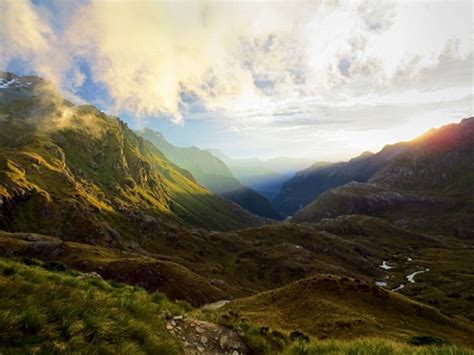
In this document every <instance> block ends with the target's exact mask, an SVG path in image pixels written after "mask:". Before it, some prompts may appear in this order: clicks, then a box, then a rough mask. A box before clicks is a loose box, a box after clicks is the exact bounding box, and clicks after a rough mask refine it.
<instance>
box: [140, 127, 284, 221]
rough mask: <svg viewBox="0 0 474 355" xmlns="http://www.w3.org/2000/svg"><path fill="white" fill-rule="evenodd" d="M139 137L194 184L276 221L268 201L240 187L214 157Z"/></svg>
mask: <svg viewBox="0 0 474 355" xmlns="http://www.w3.org/2000/svg"><path fill="white" fill-rule="evenodd" d="M138 134H139V135H140V136H142V137H143V138H145V139H147V140H149V141H150V142H151V143H153V144H154V145H155V146H156V147H157V148H158V149H159V150H160V151H162V152H163V153H164V154H165V156H166V157H167V158H168V159H169V160H171V161H172V162H173V163H175V164H176V165H178V166H180V167H182V168H183V169H186V170H188V171H190V172H191V174H192V175H193V176H194V177H195V178H196V180H197V182H198V183H199V184H201V185H203V186H205V187H206V188H208V189H209V190H211V191H212V192H214V193H216V194H218V195H220V196H223V197H225V198H227V199H229V200H231V201H233V202H235V203H237V204H238V205H240V206H241V207H242V208H245V209H247V210H249V211H250V212H252V213H255V214H256V215H259V216H262V217H267V218H273V219H280V216H279V214H278V212H276V211H275V210H274V209H273V207H272V205H271V203H270V201H268V200H267V199H266V198H265V197H264V196H262V195H260V194H259V193H258V192H256V191H255V190H253V189H251V188H249V187H247V186H244V185H242V184H241V183H240V182H239V180H237V179H236V178H235V177H234V176H233V175H232V173H231V171H230V170H229V168H228V167H227V165H226V164H225V163H224V162H223V161H222V160H221V159H219V158H218V157H216V156H214V155H213V154H212V153H210V152H209V151H207V150H202V149H199V148H196V147H177V146H175V145H172V144H170V143H169V142H168V141H167V140H166V139H165V138H164V137H163V135H162V134H161V133H159V132H155V131H153V130H151V129H149V128H145V129H143V130H141V131H139V132H138Z"/></svg>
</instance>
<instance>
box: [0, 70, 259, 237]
mask: <svg viewBox="0 0 474 355" xmlns="http://www.w3.org/2000/svg"><path fill="white" fill-rule="evenodd" d="M16 83H17V84H18V85H22V86H21V87H19V89H18V90H21V91H20V92H17V91H18V90H17V87H16V86H10V87H9V88H7V89H2V90H1V91H0V167H1V170H0V195H1V196H2V207H3V208H2V214H1V217H0V228H3V229H7V230H14V231H29V232H38V233H43V234H49V235H54V236H61V237H63V238H65V239H71V240H86V239H90V240H92V241H93V242H95V243H107V244H114V243H116V242H117V239H121V238H122V237H123V238H128V237H134V236H135V235H138V234H140V228H141V226H142V225H143V224H151V225H155V226H156V228H158V227H159V226H160V225H161V228H165V225H166V224H169V223H177V224H180V225H184V226H194V227H204V228H208V229H224V230H228V229H237V228H242V227H246V226H252V225H257V224H259V223H261V221H260V220H259V219H258V218H257V217H256V216H254V215H252V214H251V213H248V212H246V211H245V210H242V209H240V208H239V207H238V206H236V205H235V204H232V203H230V202H228V201H227V200H225V199H223V198H220V197H218V196H216V195H214V194H212V193H211V192H209V191H208V190H207V189H205V188H203V187H201V186H200V185H199V184H197V183H196V182H195V181H194V179H193V177H192V176H191V175H190V174H189V173H188V172H187V171H186V170H183V169H181V168H179V167H177V166H176V165H174V164H173V163H171V162H170V161H169V160H167V159H166V157H165V156H164V155H163V154H162V153H161V152H160V151H159V150H158V149H157V148H156V147H154V146H153V145H152V144H151V143H149V142H148V141H146V140H143V139H142V138H140V137H138V136H137V135H136V134H135V133H134V132H133V131H132V130H130V129H129V128H128V127H127V126H126V124H124V123H123V122H121V121H120V120H119V119H118V118H116V117H112V116H108V115H106V114H104V113H102V112H100V111H99V110H97V109H96V108H94V107H92V106H74V105H72V104H71V103H69V102H67V101H65V100H63V99H62V98H61V97H60V96H59V94H57V92H56V91H55V90H54V89H53V88H51V87H50V85H49V84H48V83H47V82H44V81H43V80H41V79H38V78H17V79H16ZM26 83H30V84H28V85H27V84H26ZM24 85H27V86H24ZM90 240H89V241H90Z"/></svg>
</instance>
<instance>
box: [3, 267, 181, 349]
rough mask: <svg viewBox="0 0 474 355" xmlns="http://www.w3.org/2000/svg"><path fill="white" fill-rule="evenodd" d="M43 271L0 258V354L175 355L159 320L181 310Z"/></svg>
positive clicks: (115, 287) (122, 288) (128, 290)
mask: <svg viewBox="0 0 474 355" xmlns="http://www.w3.org/2000/svg"><path fill="white" fill-rule="evenodd" d="M45 267H48V265H30V266H27V265H25V264H23V263H20V262H15V261H11V260H5V259H0V353H2V354H10V353H15V354H17V353H48V354H51V353H64V352H66V353H69V352H75V353H77V352H79V353H87V354H96V353H101V354H102V353H105V354H141V353H148V354H150V353H153V354H178V353H180V348H179V346H178V345H177V344H176V343H175V342H174V341H173V340H172V338H171V337H170V336H169V334H168V332H167V331H166V330H165V328H164V320H163V317H162V314H163V312H171V313H174V314H177V313H181V312H182V311H183V309H182V308H181V306H180V305H177V304H174V303H172V302H170V301H168V300H167V299H166V298H165V297H164V296H163V295H161V294H154V295H152V294H149V293H147V292H146V291H144V290H142V289H140V288H137V287H132V286H126V285H122V284H118V283H113V284H110V283H108V282H106V281H103V280H100V279H84V280H81V279H79V278H78V277H76V276H74V274H75V273H74V272H71V271H69V270H63V271H55V270H54V269H53V270H47V269H46V268H45ZM76 275H77V274H76Z"/></svg>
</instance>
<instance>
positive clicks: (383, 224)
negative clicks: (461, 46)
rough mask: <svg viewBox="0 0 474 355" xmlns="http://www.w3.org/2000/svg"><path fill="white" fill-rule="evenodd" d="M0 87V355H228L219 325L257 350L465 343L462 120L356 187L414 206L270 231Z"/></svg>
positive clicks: (94, 117)
mask: <svg viewBox="0 0 474 355" xmlns="http://www.w3.org/2000/svg"><path fill="white" fill-rule="evenodd" d="M0 80H1V81H0V197H1V199H0V200H1V202H0V279H1V282H0V287H1V288H2V291H4V292H0V304H1V306H0V318H1V319H2V322H0V352H4V353H18V352H20V353H21V352H31V351H36V352H38V351H39V352H45V353H51V352H53V353H55V352H64V351H69V350H70V351H71V352H81V349H82V350H83V349H86V350H87V349H94V351H95V350H97V351H99V352H100V351H103V352H106V353H108V352H111V353H115V352H119V353H121V352H132V353H140V352H144V353H146V352H153V353H154V352H157V353H159V352H160V351H161V352H163V353H170V351H171V350H173V349H175V351H176V352H177V353H186V351H188V352H189V351H190V348H189V347H188V346H192V347H193V348H192V350H193V351H194V350H196V351H199V352H201V353H207V352H208V353H213V354H214V353H216V352H217V353H223V352H224V350H222V346H221V344H220V343H221V341H222V343H223V344H224V345H226V346H227V348H226V350H225V352H226V353H229V352H232V351H233V348H232V346H230V347H229V344H227V340H228V339H224V338H223V334H222V333H221V334H218V333H217V332H216V331H217V330H220V331H224V332H226V333H225V334H226V336H227V334H232V335H233V336H235V338H236V339H237V338H238V340H239V342H240V343H242V342H243V343H244V346H243V348H245V346H246V347H247V348H248V349H250V351H249V352H250V353H251V352H253V353H257V354H262V353H263V354H265V353H272V352H276V353H278V351H280V352H284V351H285V349H286V348H287V347H290V348H292V347H297V346H306V345H304V344H303V343H301V342H296V341H295V342H293V341H292V340H294V337H295V336H297V335H298V334H300V333H301V332H304V333H305V334H308V335H309V336H311V343H310V344H311V346H318V344H319V341H320V340H318V339H319V337H328V338H331V339H330V340H328V341H332V340H333V339H334V338H336V339H343V340H341V341H345V340H344V339H346V338H345V336H344V334H346V335H347V338H348V339H353V338H356V337H359V336H360V337H363V336H366V335H367V334H369V333H370V334H374V336H376V337H377V338H379V339H385V340H383V341H386V339H396V340H397V343H396V344H397V347H398V346H403V349H406V347H409V345H407V344H402V342H403V343H405V342H407V341H412V340H413V339H414V340H413V341H415V340H416V341H419V340H420V337H421V339H422V341H425V340H426V339H428V340H429V341H435V342H437V341H444V340H443V339H440V338H444V339H445V340H446V341H451V342H455V344H456V345H453V347H450V348H449V349H447V350H446V351H451V353H453V352H454V351H457V350H459V349H460V348H458V347H456V346H458V345H463V344H466V345H467V346H471V347H472V342H470V341H469V336H471V335H472V320H473V319H474V312H473V311H472V300H473V297H472V290H473V285H474V275H473V273H472V270H473V268H474V265H473V263H474V255H473V253H474V249H473V248H472V239H469V238H467V237H466V236H468V234H467V232H466V231H468V230H469V226H468V224H467V222H465V223H464V224H461V223H459V221H461V218H465V220H466V221H468V218H469V217H472V208H471V207H472V204H471V202H470V197H469V195H468V193H469V192H470V191H469V190H468V187H470V186H471V182H472V180H471V177H472V174H471V171H472V169H471V167H472V165H471V163H472V158H470V157H472V154H471V153H472V146H471V145H470V144H471V143H470V142H472V140H471V139H470V138H471V133H470V124H467V125H466V122H467V123H469V122H471V121H470V120H467V121H466V122H465V121H463V125H462V127H458V128H456V127H457V125H454V126H452V127H455V128H456V129H454V130H452V129H451V128H452V127H451V128H450V129H448V130H446V131H444V130H443V131H442V132H445V133H444V134H441V135H440V134H439V132H441V131H440V130H435V131H432V132H429V134H427V135H426V136H424V137H421V138H420V140H419V141H418V142H417V144H414V145H413V147H415V146H417V147H421V146H423V147H424V148H422V149H421V148H420V149H412V148H411V146H410V147H409V148H408V150H407V154H408V153H409V154H410V155H409V158H406V156H405V155H400V160H398V158H397V159H395V160H393V164H392V163H390V164H388V165H387V166H386V168H385V169H383V170H381V171H379V172H377V173H376V174H375V175H374V177H373V179H374V180H370V181H369V182H368V183H365V184H363V185H364V186H366V185H368V186H369V187H367V189H371V186H372V185H374V186H377V188H378V189H379V190H382V191H383V192H384V193H385V192H388V193H389V196H395V197H396V198H398V199H399V200H404V199H407V196H409V197H410V198H411V199H412V200H410V201H416V202H417V203H418V202H420V204H418V205H416V206H415V205H413V206H412V205H409V206H406V205H405V206H402V207H403V208H398V207H397V208H396V209H395V211H396V212H398V213H400V215H396V217H397V218H392V217H394V216H395V215H393V214H387V213H380V214H378V215H379V217H382V218H383V219H382V218H379V217H373V216H368V215H362V214H352V215H343V216H336V215H337V214H335V216H334V217H335V218H322V219H318V218H316V219H314V220H313V219H312V218H309V219H308V220H306V219H303V220H302V221H304V222H306V221H310V222H313V223H296V222H293V221H292V222H273V223H268V220H267V219H263V218H260V217H257V216H255V215H253V214H251V213H249V212H247V211H245V210H243V209H242V208H240V207H239V206H238V205H236V204H235V203H232V202H230V201H228V200H226V199H223V198H221V197H219V196H216V195H214V194H213V193H212V192H210V191H209V190H207V189H205V188H204V187H202V186H201V185H200V184H198V183H197V182H196V181H195V177H194V176H193V175H192V174H191V173H190V172H189V171H188V170H185V169H183V168H181V167H179V166H177V165H176V164H174V163H173V162H171V161H170V160H169V159H168V158H167V157H166V155H165V154H163V153H162V152H161V151H160V150H159V149H158V148H156V147H155V146H154V145H153V144H152V143H151V142H149V141H148V140H146V139H143V138H142V137H139V136H138V135H137V134H136V133H135V132H133V131H132V130H130V129H129V128H128V127H127V126H126V124H124V123H123V122H121V121H120V120H119V119H118V118H116V117H113V116H109V115H106V114H105V113H103V112H100V111H99V110H97V109H96V108H95V107H92V106H88V105H82V106H76V105H73V104H72V103H70V102H68V101H67V100H64V99H63V98H62V97H61V96H60V95H59V93H58V92H57V91H56V90H55V89H54V88H53V87H52V86H51V85H50V84H49V83H48V82H46V81H44V80H42V79H40V78H37V77H18V76H15V75H13V74H2V77H1V79H0ZM471 120H472V119H471ZM429 142H436V144H435V143H429ZM439 147H442V148H439ZM402 157H403V159H402ZM367 158H370V156H369V154H366V156H365V157H361V158H360V159H361V160H364V159H367ZM395 162H397V164H396V165H395ZM440 169H441V170H443V171H444V173H445V175H444V176H443V174H438V171H440ZM397 174H398V175H397ZM400 176H406V179H405V180H401V179H400V178H399V177H400ZM463 177H464V178H463ZM353 184H354V183H352V185H353ZM355 184H356V185H357V183H355ZM359 184H360V183H359ZM339 188H340V189H343V187H339ZM379 190H377V191H376V192H377V193H378V191H379ZM371 191H372V190H369V193H368V196H370V194H371V193H375V192H373V191H372V192H371ZM323 195H324V194H323ZM323 195H321V197H322V196H323ZM384 196H385V195H384ZM362 197H364V196H362ZM395 197H394V198H395ZM441 199H442V200H441ZM375 201H376V202H377V201H378V202H380V201H383V200H381V199H379V198H377V199H376V200H375ZM440 201H441V203H440ZM349 205H350V203H349ZM428 205H429V206H431V207H430V208H431V210H430V211H432V212H433V211H442V212H443V214H432V215H430V214H428V213H426V211H427V210H426V209H425V210H421V208H426V206H428ZM355 206H358V205H357V204H356V205H355ZM375 206H376V205H375ZM408 207H410V208H412V207H413V208H414V207H416V208H414V209H413V210H410V213H412V214H413V218H411V216H410V215H408V217H407V208H408ZM417 209H419V210H420V211H424V212H419V213H418V212H417ZM380 211H382V210H380ZM392 212H393V211H392ZM368 213H371V211H369V212H368ZM417 213H418V214H417ZM374 214H375V213H374ZM400 216H401V217H400ZM425 216H426V221H425V220H424V219H423V218H424V217H425ZM295 220H296V218H295ZM314 222H316V223H314ZM447 225H453V226H454V227H455V228H457V229H458V234H456V235H454V234H451V233H445V231H449V229H445V228H446V227H447ZM462 228H464V229H462ZM463 231H464V232H463ZM462 233H464V234H462ZM460 236H464V237H463V238H459V237H460ZM28 285H29V286H28ZM377 285H379V286H380V287H379V286H377ZM405 296H406V297H405ZM408 296H409V297H411V298H412V299H413V300H410V299H408V298H407V297H408ZM167 297H168V298H167ZM97 300H100V301H101V302H97ZM223 300H230V301H231V302H230V303H228V304H227V305H226V306H225V307H223V308H221V309H218V308H217V309H216V307H217V306H216V305H215V304H213V305H209V303H211V302H218V304H220V305H222V304H224V303H225V302H222V301H223ZM421 303H422V304H421ZM154 305H157V306H154ZM201 306H204V308H202V309H197V308H195V307H201ZM150 311H152V313H153V317H151V318H150V314H148V313H150ZM144 312H145V313H146V312H148V313H147V314H145V313H144ZM174 317H176V318H174ZM461 317H462V318H463V319H464V320H462V319H460V318H461ZM466 319H468V320H469V321H470V322H471V323H470V324H468V325H466V323H467V321H466ZM143 320H145V321H146V322H143ZM268 327H271V330H268ZM122 332H123V333H124V334H125V335H124V336H121V335H120V334H121V333H122ZM203 332H204V333H203ZM295 334H296V335H295ZM305 334H303V335H304V336H306V335H305ZM300 336H301V334H300ZM183 337H184V339H183ZM203 337H205V338H203ZM216 337H217V339H216ZM471 338H472V337H471ZM203 339H205V340H203ZM234 340H235V339H234ZM351 341H352V340H351ZM355 341H360V342H370V341H372V340H370V341H369V340H366V339H358V340H355ZM377 341H378V340H377ZM268 343H271V344H273V345H271V346H270V348H265V346H264V347H263V348H262V344H268ZM200 344H201V345H202V346H205V347H204V348H203V347H202V346H201V345H200ZM203 344H204V345H203ZM233 344H234V343H232V345H233ZM275 344H279V345H278V347H277V348H275V347H274V345H275ZM338 344H339V343H338ZM350 344H352V345H347V344H346V345H344V347H347V346H350V347H357V346H359V345H357V344H356V343H350ZM384 344H385V345H384V347H383V349H385V348H386V347H387V346H389V347H393V346H394V345H393V344H394V342H392V341H390V342H388V343H387V342H386V343H384ZM387 344H388V345H387ZM400 344H401V345H400ZM211 345H212V349H211ZM167 346H168V347H167ZM446 346H447V345H446ZM224 348H225V347H224ZM199 349H201V350H199ZM202 349H204V350H202ZM239 349H240V348H239ZM358 349H360V347H359V348H358ZM211 350H212V351H211ZM221 350H222V351H221ZM408 350H409V351H410V352H416V351H417V350H416V349H415V350H413V348H412V347H410V348H409V349H408ZM435 350H437V351H438V350H439V349H438V348H436V349H435ZM173 351H174V350H173ZM439 351H442V350H439ZM340 352H342V353H344V351H340ZM359 352H360V351H359ZM400 352H402V351H400ZM458 352H459V351H458ZM241 353H245V351H241ZM366 353H370V352H368V351H366Z"/></svg>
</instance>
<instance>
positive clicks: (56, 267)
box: [41, 261, 67, 271]
mask: <svg viewBox="0 0 474 355" xmlns="http://www.w3.org/2000/svg"><path fill="white" fill-rule="evenodd" d="M41 266H42V267H43V268H45V269H46V270H49V271H66V270H67V267H66V265H64V264H63V263H60V262H58V261H46V262H44V263H43V264H42V265H41Z"/></svg>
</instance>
